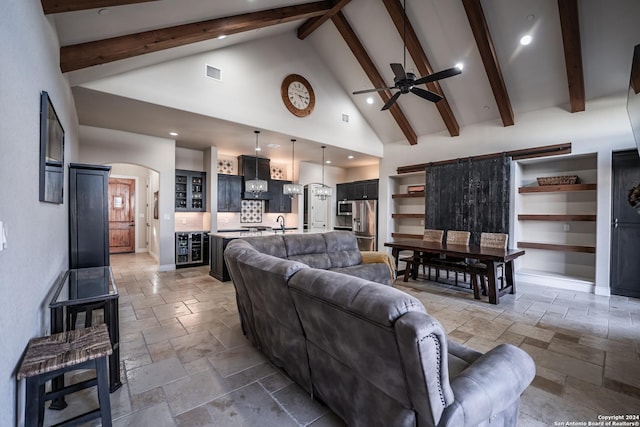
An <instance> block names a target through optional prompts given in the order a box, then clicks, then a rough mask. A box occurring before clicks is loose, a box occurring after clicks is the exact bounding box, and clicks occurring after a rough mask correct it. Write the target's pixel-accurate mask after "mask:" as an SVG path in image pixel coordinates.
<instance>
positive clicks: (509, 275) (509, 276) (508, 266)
mask: <svg viewBox="0 0 640 427" xmlns="http://www.w3.org/2000/svg"><path fill="white" fill-rule="evenodd" d="M504 268H505V276H506V280H507V286H510V287H511V288H510V289H509V293H510V294H515V293H516V281H515V280H514V278H513V260H511V261H507V262H506V263H505V266H504Z"/></svg>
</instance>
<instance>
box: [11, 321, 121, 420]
mask: <svg viewBox="0 0 640 427" xmlns="http://www.w3.org/2000/svg"><path fill="white" fill-rule="evenodd" d="M111 352H112V350H111V341H110V340H109V332H108V331H107V325H106V324H104V323H103V324H100V325H97V326H93V327H91V328H86V329H78V330H75V331H68V332H62V333H59V334H54V335H50V336H47V337H40V338H33V339H32V340H30V341H29V344H28V346H27V351H26V354H25V356H24V359H23V361H22V364H21V365H20V369H19V370H18V375H17V378H18V380H21V379H22V378H26V380H27V392H26V403H25V410H24V412H25V426H27V427H31V426H42V425H43V423H44V409H45V408H44V405H45V402H46V401H47V400H52V399H56V398H59V397H62V396H65V395H67V394H69V393H75V392H76V391H79V390H83V389H85V388H88V387H93V386H97V387H98V403H99V408H97V409H94V410H92V411H89V412H87V413H85V414H80V415H78V416H76V417H73V418H71V419H69V420H67V421H65V422H63V423H60V424H57V425H58V426H76V425H79V424H82V423H85V422H87V421H89V420H92V419H94V418H101V419H102V426H103V427H110V426H111V403H110V402H109V375H108V371H107V356H109V355H110V354H111ZM78 369H95V370H96V378H93V379H90V380H86V381H82V382H80V383H77V384H72V385H70V386H67V387H64V388H62V389H60V390H57V391H52V392H49V393H45V383H46V382H47V381H49V380H51V379H52V378H55V377H57V376H59V375H63V374H64V373H65V372H69V371H75V370H78Z"/></svg>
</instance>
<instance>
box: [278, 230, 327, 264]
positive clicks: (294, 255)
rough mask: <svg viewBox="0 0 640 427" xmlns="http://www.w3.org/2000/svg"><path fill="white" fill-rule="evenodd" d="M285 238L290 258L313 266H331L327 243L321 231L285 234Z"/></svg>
mask: <svg viewBox="0 0 640 427" xmlns="http://www.w3.org/2000/svg"><path fill="white" fill-rule="evenodd" d="M283 240H284V245H285V247H286V250H287V255H286V257H287V258H288V259H290V260H292V261H299V262H301V263H303V264H307V265H308V266H309V267H311V268H320V269H322V270H326V269H328V268H331V260H330V259H329V255H328V254H327V244H326V242H325V240H324V237H322V234H321V233H314V234H285V235H284V236H283Z"/></svg>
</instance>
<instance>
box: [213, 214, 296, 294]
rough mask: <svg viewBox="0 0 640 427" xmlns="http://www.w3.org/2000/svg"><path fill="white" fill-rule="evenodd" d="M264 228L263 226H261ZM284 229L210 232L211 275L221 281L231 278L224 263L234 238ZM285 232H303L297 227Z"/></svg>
mask: <svg viewBox="0 0 640 427" xmlns="http://www.w3.org/2000/svg"><path fill="white" fill-rule="evenodd" d="M261 228H263V227H261ZM282 233H283V231H282V230H280V229H279V228H277V229H275V228H274V229H271V228H268V229H263V230H259V231H254V229H253V227H252V228H250V229H249V230H229V231H218V232H215V233H210V234H209V254H210V259H209V261H210V262H209V266H210V270H209V275H210V276H212V277H215V278H216V279H218V280H220V281H221V282H228V281H229V280H231V277H230V276H229V270H227V265H226V264H225V263H224V250H225V248H226V247H227V244H229V242H230V241H232V240H233V239H239V238H241V237H252V236H268V235H271V234H282ZM284 233H286V234H295V233H302V232H301V231H300V230H298V229H296V228H287V229H285V231H284Z"/></svg>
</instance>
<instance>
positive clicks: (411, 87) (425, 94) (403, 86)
mask: <svg viewBox="0 0 640 427" xmlns="http://www.w3.org/2000/svg"><path fill="white" fill-rule="evenodd" d="M403 14H404V26H403V34H402V43H403V63H404V65H403V64H398V63H392V64H390V65H391V69H392V70H393V74H394V76H395V77H394V78H393V82H394V85H393V86H388V87H379V88H374V89H365V90H358V91H356V92H353V94H354V95H359V94H362V93H370V92H382V91H386V90H391V89H397V90H398V92H396V93H394V94H393V96H391V98H390V99H389V100H388V101H387V102H386V103H385V104H384V106H383V107H382V110H381V111H384V110H387V109H389V108H390V107H391V106H392V105H393V104H395V102H396V101H397V100H398V98H399V97H400V95H402V94H405V93H409V92H411V93H413V94H414V95H418V96H419V97H421V98H424V99H426V100H427V101H431V102H438V101H440V100H441V99H442V96H440V95H438V94H437V93H435V92H431V91H429V90H425V89H421V88H419V87H416V86H419V85H421V84H425V83H430V82H435V81H437V80H442V79H446V78H447V77H452V76H455V75H458V74H460V73H462V70H461V69H460V68H457V67H454V68H449V69H446V70H443V71H439V72H437V73H433V74H429V75H428V76H424V77H420V78H417V77H416V75H415V74H414V73H407V72H406V71H405V69H406V65H407V41H406V36H407V1H406V0H405V1H404V5H403Z"/></svg>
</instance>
